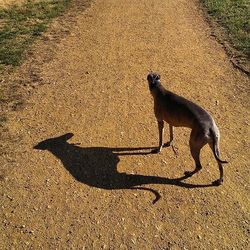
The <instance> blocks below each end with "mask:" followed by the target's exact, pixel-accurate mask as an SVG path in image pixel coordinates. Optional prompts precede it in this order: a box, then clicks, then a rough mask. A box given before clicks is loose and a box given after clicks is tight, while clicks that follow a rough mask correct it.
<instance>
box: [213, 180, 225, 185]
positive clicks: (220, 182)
mask: <svg viewBox="0 0 250 250" xmlns="http://www.w3.org/2000/svg"><path fill="white" fill-rule="evenodd" d="M222 183H223V180H220V179H219V180H216V181H213V182H212V184H213V185H214V186H220V185H221V184H222Z"/></svg>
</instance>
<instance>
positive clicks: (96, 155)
mask: <svg viewBox="0 0 250 250" xmlns="http://www.w3.org/2000/svg"><path fill="white" fill-rule="evenodd" d="M71 137H73V134H72V133H67V134H64V135H62V136H59V137H55V138H50V139H47V140H44V141H42V142H40V143H38V144H37V145H36V146H34V149H39V150H48V151H49V152H51V153H52V154H53V155H54V156H56V157H57V158H58V159H60V160H61V162H62V163H63V166H64V167H65V168H66V169H67V170H68V171H69V173H70V174H71V175H72V176H73V177H74V178H75V179H76V180H77V181H79V182H82V183H84V184H87V185H89V186H91V187H97V188H102V189H143V190H149V191H151V192H153V193H154V194H155V196H156V198H155V200H154V202H153V203H155V202H156V201H157V200H159V198H160V195H159V193H158V192H157V191H155V190H153V189H151V188H146V187H140V186H141V185H144V184H167V185H176V186H180V187H184V188H197V187H209V186H212V184H207V185H206V184H205V185H202V184H188V183H185V182H183V180H184V179H186V178H188V177H187V176H183V177H180V178H176V179H169V178H165V177H158V176H145V175H137V174H126V173H119V172H118V171H117V164H118V162H119V161H120V159H119V156H121V155H124V156H125V155H147V154H150V151H151V149H152V148H108V147H86V148H83V147H79V146H78V145H76V144H70V143H68V142H67V140H69V139H70V138H71Z"/></svg>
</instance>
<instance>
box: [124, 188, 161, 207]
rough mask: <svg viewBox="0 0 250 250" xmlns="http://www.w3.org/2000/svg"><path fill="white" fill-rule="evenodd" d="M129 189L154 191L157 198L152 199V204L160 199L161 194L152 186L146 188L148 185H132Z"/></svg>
mask: <svg viewBox="0 0 250 250" xmlns="http://www.w3.org/2000/svg"><path fill="white" fill-rule="evenodd" d="M128 189H135V190H145V191H149V192H151V193H153V194H154V195H155V199H154V200H153V201H152V204H155V203H156V202H157V201H158V200H160V198H161V195H160V194H159V193H158V192H157V191H156V190H154V189H152V188H146V187H131V188H128Z"/></svg>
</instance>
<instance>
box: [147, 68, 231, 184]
mask: <svg viewBox="0 0 250 250" xmlns="http://www.w3.org/2000/svg"><path fill="white" fill-rule="evenodd" d="M147 80H148V84H149V89H150V92H151V94H152V96H153V98H154V112H155V117H156V119H157V121H158V128H159V147H158V148H157V149H155V150H153V151H152V153H158V152H160V151H161V149H162V147H164V146H170V145H172V142H173V127H188V128H191V129H192V131H191V135H190V140H189V145H190V150H191V155H192V157H193V158H194V161H195V165H196V168H195V170H194V171H192V172H185V175H187V176H192V175H193V174H194V173H196V172H198V171H199V170H201V168H202V166H201V163H200V151H201V149H202V147H203V146H204V145H206V144H207V143H208V144H209V146H210V147H211V149H212V151H213V154H214V157H215V159H216V160H217V162H218V165H219V170H220V178H219V179H218V180H216V181H214V182H213V184H214V185H220V184H222V182H223V167H222V163H227V161H222V160H221V159H220V152H219V139H220V134H219V129H218V128H217V126H216V124H215V122H214V120H213V118H212V117H211V115H209V114H208V113H207V112H206V111H205V110H204V109H202V108H201V107H199V106H198V105H196V104H195V103H193V102H191V101H189V100H187V99H185V98H183V97H181V96H178V95H176V94H174V93H172V92H170V91H168V90H166V89H165V88H164V87H163V86H162V85H161V82H160V75H158V74H156V73H150V74H148V76H147ZM164 121H165V122H167V123H168V124H169V131H170V141H169V142H167V143H166V144H164V145H163V139H162V137H163V127H164Z"/></svg>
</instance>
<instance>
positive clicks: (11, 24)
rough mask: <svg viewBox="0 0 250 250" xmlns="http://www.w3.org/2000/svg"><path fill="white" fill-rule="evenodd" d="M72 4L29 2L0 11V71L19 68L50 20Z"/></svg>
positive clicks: (54, 0) (56, 0) (57, 0)
mask: <svg viewBox="0 0 250 250" xmlns="http://www.w3.org/2000/svg"><path fill="white" fill-rule="evenodd" d="M70 2H71V0H41V1H35V2H34V1H31V0H28V1H27V2H25V3H24V4H22V5H12V6H10V7H9V8H7V9H0V71H1V69H2V70H3V69H4V67H5V66H7V65H10V66H18V65H20V64H21V62H22V59H23V56H24V53H25V51H27V49H28V48H29V46H30V45H31V44H32V42H33V41H34V40H35V39H36V38H37V37H38V36H40V35H41V34H42V32H44V31H45V30H46V29H47V28H48V24H49V23H50V22H51V20H52V19H53V18H55V17H57V16H60V15H62V13H63V12H64V11H65V10H66V8H67V7H68V6H69V4H70Z"/></svg>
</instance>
